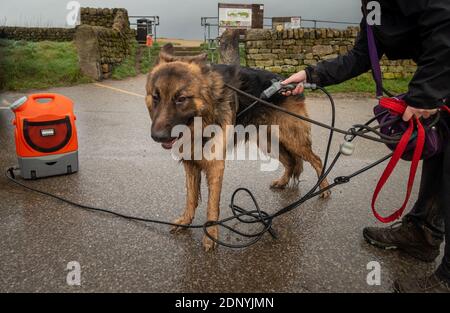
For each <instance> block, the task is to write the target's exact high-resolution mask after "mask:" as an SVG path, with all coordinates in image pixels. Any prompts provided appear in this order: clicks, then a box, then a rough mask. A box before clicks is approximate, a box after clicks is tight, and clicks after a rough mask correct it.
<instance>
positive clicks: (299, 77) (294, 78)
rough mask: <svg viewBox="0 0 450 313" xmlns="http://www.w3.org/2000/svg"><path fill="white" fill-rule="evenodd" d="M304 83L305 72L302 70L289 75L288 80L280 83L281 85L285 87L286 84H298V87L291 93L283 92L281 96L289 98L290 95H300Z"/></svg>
mask: <svg viewBox="0 0 450 313" xmlns="http://www.w3.org/2000/svg"><path fill="white" fill-rule="evenodd" d="M305 81H306V72H305V71H303V70H302V71H300V72H298V73H295V74H293V75H291V76H290V77H289V78H288V79H286V80H283V81H282V82H281V84H282V85H287V84H291V83H298V85H297V87H295V89H293V90H292V91H291V90H288V91H286V92H283V93H282V94H283V95H284V96H291V95H292V96H295V95H298V94H300V93H302V92H303V82H305Z"/></svg>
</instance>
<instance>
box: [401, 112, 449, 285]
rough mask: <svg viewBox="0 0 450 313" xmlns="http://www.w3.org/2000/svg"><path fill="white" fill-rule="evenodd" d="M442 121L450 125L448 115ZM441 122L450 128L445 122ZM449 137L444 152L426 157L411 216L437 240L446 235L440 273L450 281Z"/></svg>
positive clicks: (438, 271) (409, 214)
mask: <svg viewBox="0 0 450 313" xmlns="http://www.w3.org/2000/svg"><path fill="white" fill-rule="evenodd" d="M443 114H444V113H443ZM441 123H443V124H447V125H450V124H449V119H448V118H445V120H442V121H441ZM440 126H441V128H446V127H445V126H444V125H440ZM447 127H448V126H447ZM449 137H450V136H449V135H448V134H446V136H444V138H445V142H444V147H443V150H442V152H441V153H440V154H438V155H435V156H434V157H432V158H430V159H427V160H424V161H423V165H422V178H421V181H420V189H419V196H418V199H417V202H416V203H415V205H414V207H413V208H412V210H411V212H410V213H408V215H407V216H408V217H409V218H412V219H413V220H415V221H416V222H417V223H419V224H422V225H425V226H426V227H427V228H428V229H430V230H431V232H432V235H433V237H434V238H435V239H436V240H442V238H443V237H445V250H444V251H445V252H444V257H443V259H442V262H441V264H440V266H439V268H438V270H437V274H438V275H439V276H440V277H441V278H443V279H445V280H446V281H448V282H449V283H450V142H449Z"/></svg>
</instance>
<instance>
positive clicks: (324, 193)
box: [320, 190, 331, 199]
mask: <svg viewBox="0 0 450 313" xmlns="http://www.w3.org/2000/svg"><path fill="white" fill-rule="evenodd" d="M330 196H331V191H330V190H327V191H324V192H322V193H321V194H320V198H321V199H326V198H329V197H330Z"/></svg>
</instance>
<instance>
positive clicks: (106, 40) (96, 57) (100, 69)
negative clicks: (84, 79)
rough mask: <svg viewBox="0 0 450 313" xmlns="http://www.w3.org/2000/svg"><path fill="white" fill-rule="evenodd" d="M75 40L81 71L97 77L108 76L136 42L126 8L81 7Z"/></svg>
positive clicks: (98, 78) (94, 77) (99, 78)
mask: <svg viewBox="0 0 450 313" xmlns="http://www.w3.org/2000/svg"><path fill="white" fill-rule="evenodd" d="M74 39H75V45H76V47H77V50H78V55H79V59H80V67H81V71H82V72H83V73H84V74H85V75H87V76H89V77H91V78H93V79H96V80H101V79H103V78H109V77H110V76H111V72H112V69H113V67H114V66H115V65H117V64H120V63H121V62H122V61H123V60H124V59H125V58H126V57H127V56H128V55H129V54H130V52H131V47H132V45H133V44H134V43H135V42H136V40H135V33H134V32H133V31H132V30H131V29H130V23H129V21H128V12H127V10H125V9H97V8H82V9H81V25H80V26H78V27H77V31H76V34H75V37H74Z"/></svg>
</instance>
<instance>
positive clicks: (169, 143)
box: [161, 138, 177, 150]
mask: <svg viewBox="0 0 450 313" xmlns="http://www.w3.org/2000/svg"><path fill="white" fill-rule="evenodd" d="M176 140H177V138H174V139H172V140H170V141H166V142H163V143H162V144H161V146H162V147H163V148H164V149H167V150H170V149H172V146H173V144H174V143H175V141H176Z"/></svg>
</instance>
